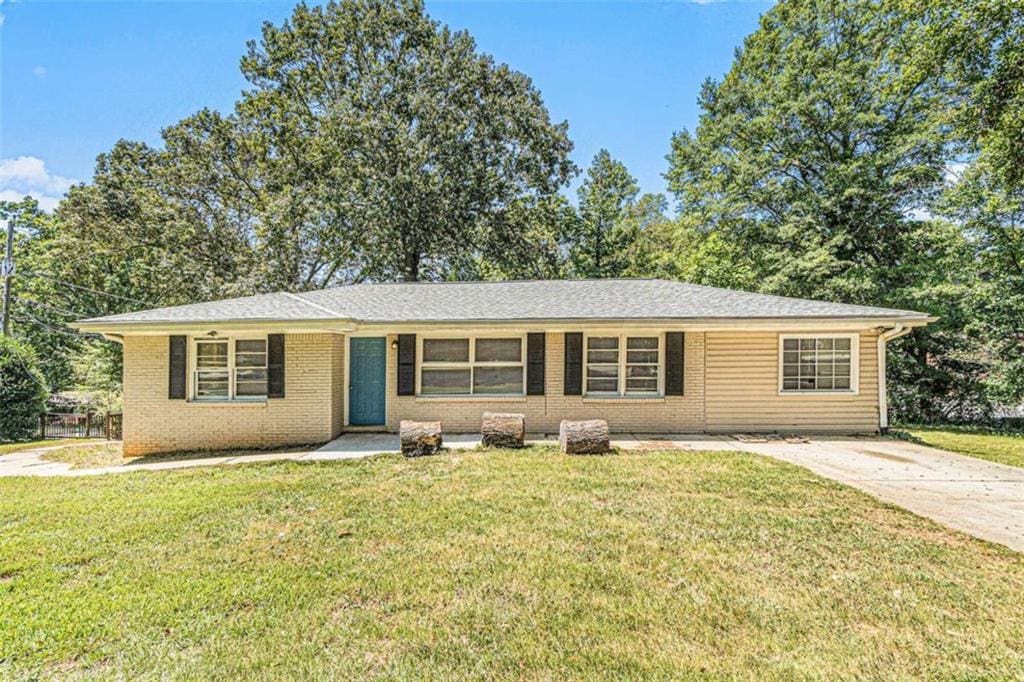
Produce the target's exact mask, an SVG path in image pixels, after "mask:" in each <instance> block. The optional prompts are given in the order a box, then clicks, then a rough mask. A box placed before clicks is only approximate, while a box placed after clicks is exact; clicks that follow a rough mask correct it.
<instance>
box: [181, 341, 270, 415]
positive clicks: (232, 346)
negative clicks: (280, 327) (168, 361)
mask: <svg viewBox="0 0 1024 682" xmlns="http://www.w3.org/2000/svg"><path fill="white" fill-rule="evenodd" d="M224 341H226V342H227V344H228V366H227V367H226V368H225V369H226V371H227V373H228V395H227V397H220V396H211V397H202V396H199V395H197V391H198V390H199V379H198V377H199V375H198V372H199V367H198V360H199V351H198V346H199V344H201V343H204V342H205V343H211V342H224ZM239 341H262V342H263V343H264V344H265V347H266V348H267V353H268V357H267V368H266V369H267V371H268V375H269V370H270V367H269V365H270V357H269V353H270V344H269V343H268V339H267V335H266V334H264V335H262V336H261V335H246V336H194V337H192V338H191V339H190V340H189V349H188V355H189V359H188V365H189V372H188V381H189V392H188V394H189V396H190V400H192V401H193V402H197V403H228V402H240V403H251V402H265V401H266V400H267V395H266V394H264V395H242V396H240V395H236V394H235V393H236V391H235V383H236V369H238V368H237V367H236V366H235V354H236V347H237V343H238V342H239ZM242 369H259V368H258V367H255V368H254V367H243V368H242ZM267 380H268V384H269V380H270V377H269V376H268V377H267ZM267 390H268V392H269V390H270V389H269V385H268V387H267Z"/></svg>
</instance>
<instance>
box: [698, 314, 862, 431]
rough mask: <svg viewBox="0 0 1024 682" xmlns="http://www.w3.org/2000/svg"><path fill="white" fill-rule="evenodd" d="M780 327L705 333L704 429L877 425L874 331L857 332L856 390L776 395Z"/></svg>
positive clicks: (827, 428)
mask: <svg viewBox="0 0 1024 682" xmlns="http://www.w3.org/2000/svg"><path fill="white" fill-rule="evenodd" d="M780 333H785V332H784V331H783V332H708V333H707V335H706V338H707V349H706V355H705V361H706V373H707V381H706V398H705V401H706V402H705V410H706V418H707V429H708V430H709V431H757V430H762V431H785V430H801V431H838V432H844V433H846V432H849V433H854V432H868V431H875V430H877V429H878V361H877V359H878V358H877V347H876V342H877V338H878V335H877V333H875V332H874V331H869V332H860V334H859V338H860V342H859V349H860V352H859V355H860V363H859V366H860V370H859V384H860V385H859V390H858V392H857V394H856V395H850V394H829V393H803V394H782V395H780V394H779V335H780ZM849 333H856V330H852V331H851V332H849ZM822 335H823V336H828V335H830V333H829V332H823V333H822Z"/></svg>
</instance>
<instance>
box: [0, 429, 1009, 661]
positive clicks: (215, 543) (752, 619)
mask: <svg viewBox="0 0 1024 682" xmlns="http://www.w3.org/2000/svg"><path fill="white" fill-rule="evenodd" d="M1021 594H1024V555H1020V554H1017V553H1014V552H1012V551H1010V550H1008V549H1005V548H1002V547H1000V546H997V545H994V544H989V543H986V542H983V541H979V540H975V539H972V538H970V537H967V536H965V535H962V534H959V533H956V532H954V531H950V530H946V529H944V528H942V527H940V526H938V525H936V524H934V523H932V522H930V521H928V520H925V519H922V518H919V517H916V516H914V515H912V514H909V513H906V512H903V511H901V510H899V509H897V508H894V507H891V506H888V505H885V504H882V503H880V502H878V501H876V500H874V499H873V498H871V497H869V496H867V495H865V494H862V493H860V492H858V491H855V490H853V489H851V488H847V487H845V486H842V485H840V484H838V483H834V482H831V481H828V480H825V479H822V478H820V477H818V476H815V475H813V474H811V473H809V472H808V471H807V470H805V469H802V468H798V467H794V466H790V465H787V464H784V463H781V462H776V461H773V460H769V459H765V458H761V457H758V456H755V455H749V454H743V453H737V452H714V453H708V452H685V451H673V452H655V453H649V452H645V453H624V454H620V455H615V456H609V457H566V456H561V455H558V454H556V453H555V452H554V451H553V450H551V449H545V448H531V449H528V450H525V451H519V452H515V451H487V450H477V451H463V452H455V453H446V454H443V455H440V456H436V457H428V458H423V459H418V460H406V459H403V458H402V457H400V456H397V455H383V456H378V457H373V458H369V459H364V460H356V461H348V462H321V463H302V462H275V463H270V464H250V465H241V466H234V467H215V468H203V469H186V470H178V471H164V472H137V473H130V474H118V475H109V476H100V477H90V478H83V479H67V478H59V479H57V478H22V479H0V623H3V636H2V637H0V678H3V679H10V678H21V677H35V676H43V677H50V676H54V677H58V676H59V677H66V676H74V675H80V676H102V677H128V678H132V677H138V676H143V677H149V678H156V677H161V678H185V679H234V678H243V677H258V678H264V677H274V678H295V677H301V678H326V677H343V678H365V677H379V678H385V677H387V678H391V677H417V678H442V679H448V678H480V677H485V678H495V677H514V678H531V679H537V678H542V679H551V678H566V677H568V678H595V677H603V678H607V677H631V678H637V677H662V678H667V677H687V676H713V677H725V676H738V677H743V678H751V679H758V678H774V679H792V678H794V677H797V678H800V677H803V678H818V679H833V678H876V679H877V678H887V679H892V678H918V677H931V678H940V679H949V678H960V679H981V678H990V679H1008V678H1020V677H1021V676H1024V612H1022V611H1021V608H1020V604H1021V602H1020V599H1021Z"/></svg>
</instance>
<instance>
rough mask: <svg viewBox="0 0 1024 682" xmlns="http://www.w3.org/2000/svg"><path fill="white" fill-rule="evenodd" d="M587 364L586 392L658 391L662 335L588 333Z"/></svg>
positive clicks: (627, 393) (620, 393)
mask: <svg viewBox="0 0 1024 682" xmlns="http://www.w3.org/2000/svg"><path fill="white" fill-rule="evenodd" d="M622 349H625V352H622ZM586 365H587V368H586V378H587V390H586V392H587V394H588V395H609V396H611V395H659V394H660V392H661V383H660V382H661V337H660V336H627V335H619V336H588V337H587V346H586Z"/></svg>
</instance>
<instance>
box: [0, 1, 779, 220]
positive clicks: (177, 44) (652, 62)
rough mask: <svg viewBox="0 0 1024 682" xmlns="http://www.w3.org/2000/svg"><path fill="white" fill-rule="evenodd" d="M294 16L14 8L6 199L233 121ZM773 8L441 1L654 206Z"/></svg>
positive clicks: (583, 150) (5, 90)
mask: <svg viewBox="0 0 1024 682" xmlns="http://www.w3.org/2000/svg"><path fill="white" fill-rule="evenodd" d="M293 5H294V3H293V2H33V1H32V0H17V1H16V2H11V1H10V0H0V16H2V24H0V76H2V84H0V95H2V103H0V115H2V119H0V159H2V164H3V165H2V169H0V170H2V176H3V177H2V182H3V184H2V187H0V198H3V199H11V198H15V197H20V196H22V195H24V194H26V193H30V194H32V195H33V196H36V197H37V198H39V199H40V200H41V203H42V204H43V205H44V206H45V207H47V208H49V207H52V206H53V205H54V204H55V203H56V200H57V198H58V197H59V196H60V195H61V194H62V193H63V192H64V191H65V190H66V188H67V187H68V186H69V185H70V184H71V183H72V182H75V181H87V180H88V179H89V178H90V177H91V175H92V169H93V165H94V161H95V158H96V155H97V154H99V153H101V152H103V151H106V150H108V149H109V148H110V147H111V146H112V145H113V144H114V142H116V141H117V140H118V139H119V138H127V139H133V140H142V141H145V142H148V143H150V144H158V143H159V140H160V138H159V133H160V129H161V128H162V127H164V126H166V125H169V124H171V123H174V122H175V121H177V120H179V119H181V118H183V117H184V116H187V115H188V114H190V113H192V112H194V111H196V110H197V109H200V108H202V107H212V108H215V109H220V110H222V111H226V110H228V109H230V107H231V105H232V103H233V102H234V101H235V99H236V98H237V95H238V93H239V92H240V91H241V90H242V89H243V88H244V87H245V81H244V80H243V79H242V77H241V75H240V73H239V71H238V60H239V58H240V57H241V55H242V53H243V52H244V50H245V41H246V40H249V39H252V38H256V37H257V36H258V35H259V29H260V25H261V23H262V22H263V21H264V20H269V21H273V22H275V23H280V22H281V21H282V20H283V19H284V18H286V17H287V16H288V15H289V14H290V12H291V9H292V7H293ZM769 5H770V3H769V2H759V1H750V2H707V1H704V2H673V3H661V2H659V3H655V2H649V3H648V2H643V3H641V2H615V3H613V2H607V3H588V2H561V3H541V2H516V3H504V2H430V1H429V0H428V2H427V9H428V12H429V13H430V14H431V16H433V17H434V18H435V19H437V20H440V21H442V22H444V23H446V24H448V25H450V26H452V27H453V28H456V29H467V30H468V31H469V32H470V33H471V34H472V35H473V37H474V38H476V40H477V44H478V46H479V48H480V49H481V50H482V51H484V52H488V53H490V54H492V55H494V56H495V57H496V58H497V59H498V60H499V61H502V62H505V63H507V64H509V65H510V66H512V67H513V68H515V69H517V70H519V71H522V72H524V73H526V74H527V75H529V76H530V77H531V78H532V79H533V81H534V83H535V85H536V86H537V87H538V88H539V89H540V91H541V93H542V95H543V97H544V101H545V102H546V104H547V106H548V109H549V110H550V112H551V114H552V117H553V118H554V119H555V120H559V121H560V120H568V121H569V134H570V137H571V138H572V140H573V142H574V143H575V145H576V147H575V151H574V153H573V158H574V160H575V161H576V162H577V164H578V165H580V166H581V167H585V166H586V165H587V164H588V163H589V161H590V159H591V158H592V157H593V156H594V154H595V153H596V152H597V151H598V150H599V149H601V148H602V147H606V148H608V149H609V150H610V151H611V153H612V155H613V156H614V157H616V158H618V159H620V160H622V161H623V162H624V163H625V164H626V165H627V166H628V168H629V170H630V172H632V173H633V175H634V176H636V177H637V179H638V180H639V181H640V185H641V187H642V188H643V190H644V191H663V190H664V186H665V183H664V179H663V178H662V173H664V171H665V168H666V162H665V154H666V153H667V152H668V149H669V140H670V138H671V135H672V133H673V131H676V130H681V129H682V128H689V129H691V130H692V129H693V128H694V126H695V125H696V123H697V117H698V114H699V112H698V109H697V106H696V99H697V95H698V92H699V89H700V85H701V83H702V82H703V80H704V79H705V78H707V77H714V78H718V77H721V75H722V74H724V73H725V72H726V71H727V70H728V68H729V65H730V63H731V61H732V57H733V52H734V50H735V48H736V47H737V46H738V45H739V44H740V43H741V42H742V40H743V37H744V36H745V35H747V34H748V33H750V32H752V31H753V30H754V29H755V28H756V26H757V20H758V16H759V15H760V14H761V13H762V12H764V11H765V10H766V9H767V8H768V7H769Z"/></svg>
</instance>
